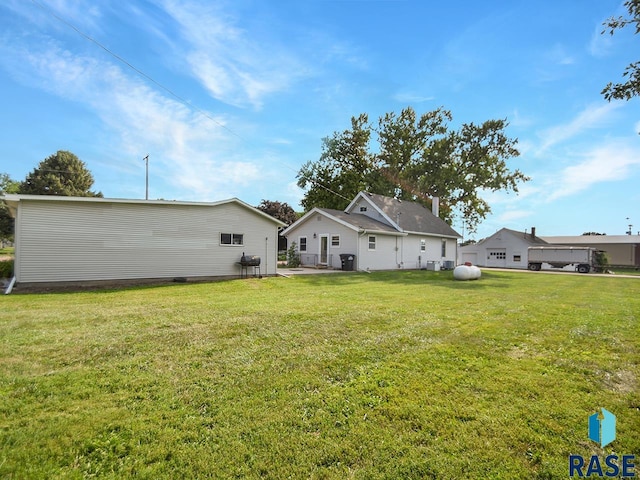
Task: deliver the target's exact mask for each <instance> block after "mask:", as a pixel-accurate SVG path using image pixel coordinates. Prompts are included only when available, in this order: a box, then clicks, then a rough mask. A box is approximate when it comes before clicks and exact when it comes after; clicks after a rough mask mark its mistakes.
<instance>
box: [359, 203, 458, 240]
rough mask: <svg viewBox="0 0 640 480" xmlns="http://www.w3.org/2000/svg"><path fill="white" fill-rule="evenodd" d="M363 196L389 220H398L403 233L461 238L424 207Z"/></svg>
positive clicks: (417, 204)
mask: <svg viewBox="0 0 640 480" xmlns="http://www.w3.org/2000/svg"><path fill="white" fill-rule="evenodd" d="M364 195H365V196H367V197H368V198H369V199H370V200H371V202H372V203H373V204H374V205H375V206H377V207H378V208H379V209H380V210H382V211H383V212H384V213H385V215H387V216H388V217H389V218H390V219H391V220H393V221H394V222H396V221H398V219H399V225H400V228H402V230H404V231H408V232H420V233H429V234H432V235H433V234H435V235H445V236H449V237H461V235H460V234H459V233H458V232H456V231H455V230H454V229H453V228H451V226H449V224H447V223H446V222H445V221H444V220H442V219H441V218H439V217H436V216H435V215H434V214H433V213H431V210H429V209H428V208H427V207H425V206H424V205H421V204H419V203H416V202H411V201H407V200H398V199H397V198H391V197H385V196H384V195H378V194H375V193H364ZM398 215H399V216H398Z"/></svg>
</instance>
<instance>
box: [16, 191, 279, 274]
mask: <svg viewBox="0 0 640 480" xmlns="http://www.w3.org/2000/svg"><path fill="white" fill-rule="evenodd" d="M20 209H21V212H20V222H19V228H20V232H19V239H20V249H19V252H17V254H19V256H20V259H19V262H17V263H18V267H17V277H18V281H20V282H52V281H78V280H108V279H135V278H163V277H177V276H180V277H194V276H225V275H238V274H239V273H240V268H239V266H238V265H237V263H236V262H238V261H239V260H240V257H241V255H242V253H243V252H246V253H247V254H248V255H259V256H260V257H261V258H262V269H263V270H262V273H263V274H266V273H269V274H275V266H276V258H277V257H276V255H277V253H276V248H277V246H276V245H277V228H276V226H275V224H274V223H272V222H270V221H269V220H268V219H266V218H264V217H262V216H260V215H256V214H255V213H253V212H251V211H250V210H249V209H247V208H244V207H242V206H240V205H239V204H236V203H225V204H221V205H216V206H194V205H153V204H127V203H113V204H110V203H91V202H78V203H73V202H60V203H59V202H38V201H23V202H21V204H20ZM221 232H223V233H242V234H243V235H244V245H243V246H223V245H220V244H219V241H220V233H221ZM266 268H268V270H269V271H268V272H267V271H266Z"/></svg>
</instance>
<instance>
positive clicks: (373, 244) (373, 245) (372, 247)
mask: <svg viewBox="0 0 640 480" xmlns="http://www.w3.org/2000/svg"><path fill="white" fill-rule="evenodd" d="M375 249H376V236H375V235H369V250H375Z"/></svg>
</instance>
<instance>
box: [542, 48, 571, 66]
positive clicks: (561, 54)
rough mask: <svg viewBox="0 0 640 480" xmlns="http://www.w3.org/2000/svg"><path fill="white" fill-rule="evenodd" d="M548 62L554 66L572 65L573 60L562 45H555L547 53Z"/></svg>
mask: <svg viewBox="0 0 640 480" xmlns="http://www.w3.org/2000/svg"><path fill="white" fill-rule="evenodd" d="M547 58H548V59H549V61H551V62H552V63H554V64H556V65H573V64H574V63H575V59H574V58H573V56H572V55H571V54H570V53H569V52H567V50H566V48H565V47H564V46H563V45H560V44H556V45H554V46H553V48H551V50H549V51H548V52H547Z"/></svg>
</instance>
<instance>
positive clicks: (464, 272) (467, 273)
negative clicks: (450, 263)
mask: <svg viewBox="0 0 640 480" xmlns="http://www.w3.org/2000/svg"><path fill="white" fill-rule="evenodd" d="M481 275H482V271H481V270H480V269H479V268H478V267H476V266H475V265H458V266H457V267H456V268H454V269H453V278H455V279H456V280H477V279H478V278H480V276H481Z"/></svg>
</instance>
